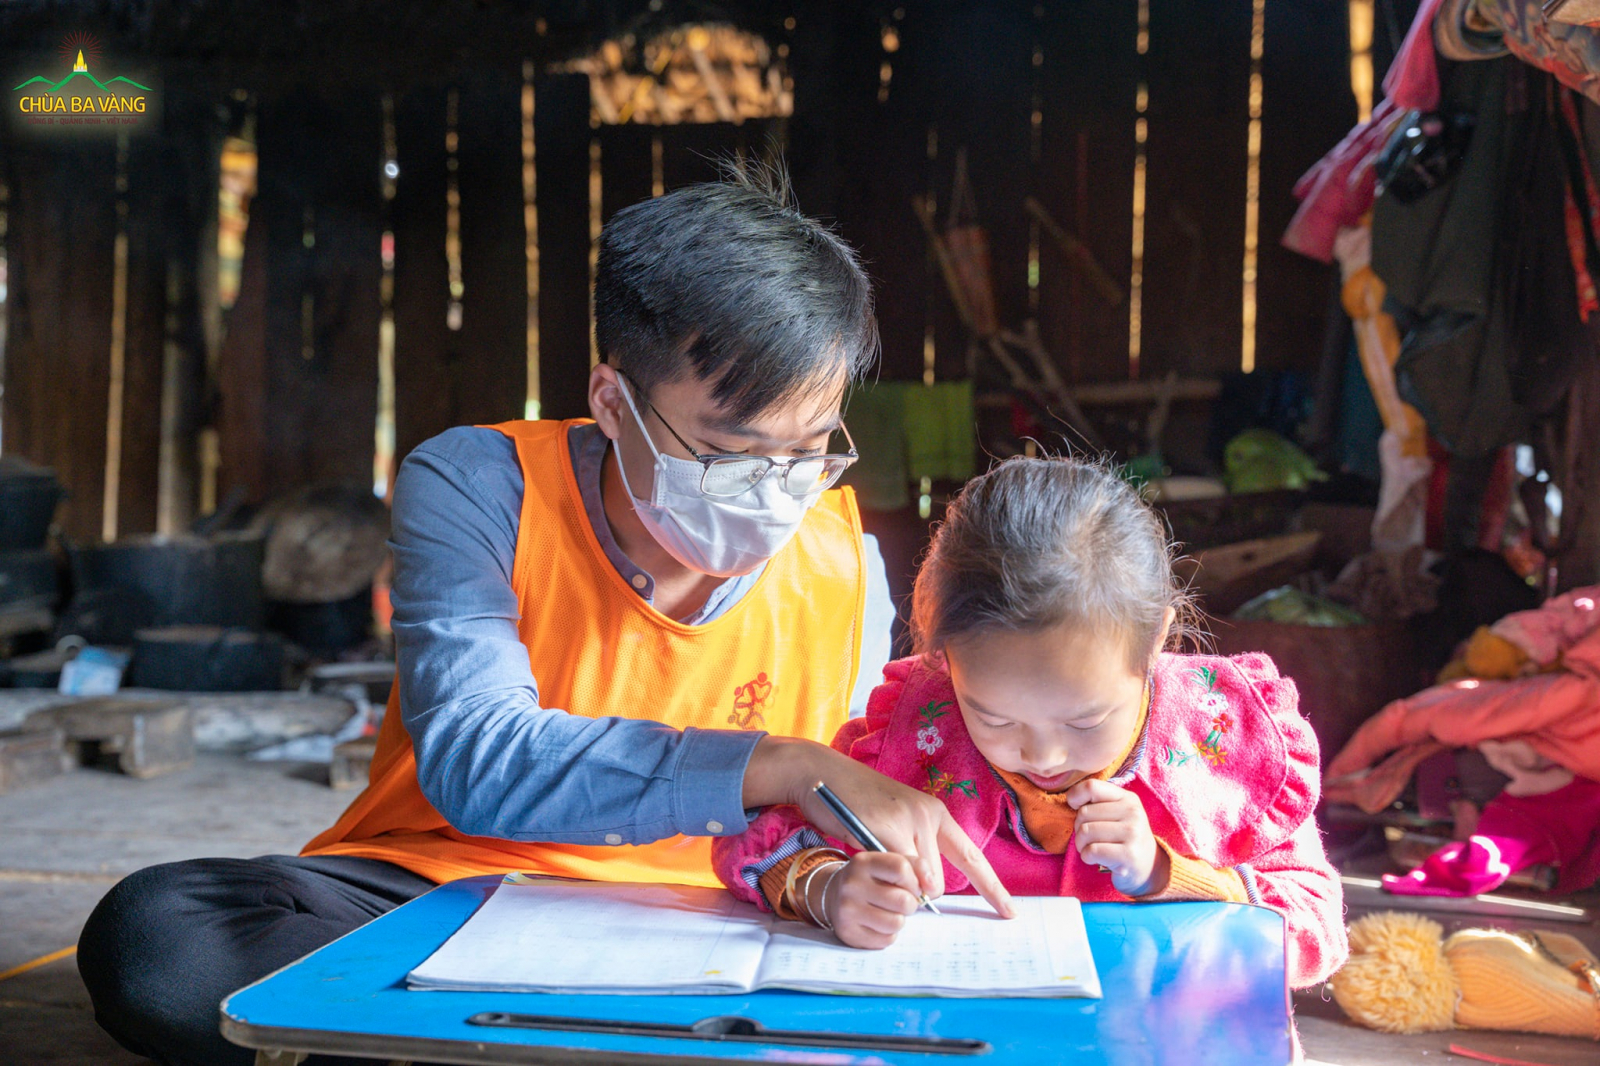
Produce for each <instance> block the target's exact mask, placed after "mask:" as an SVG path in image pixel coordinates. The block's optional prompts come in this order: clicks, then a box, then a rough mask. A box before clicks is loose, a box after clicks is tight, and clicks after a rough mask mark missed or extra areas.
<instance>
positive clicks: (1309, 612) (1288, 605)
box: [1233, 585, 1367, 628]
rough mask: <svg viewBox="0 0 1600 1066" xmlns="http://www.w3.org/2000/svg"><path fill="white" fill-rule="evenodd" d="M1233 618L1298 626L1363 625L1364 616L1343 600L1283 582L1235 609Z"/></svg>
mask: <svg viewBox="0 0 1600 1066" xmlns="http://www.w3.org/2000/svg"><path fill="white" fill-rule="evenodd" d="M1233 617H1235V618H1237V619H1240V620H1241V621H1246V622H1279V623H1282V624H1284V625H1295V626H1329V627H1333V628H1339V627H1342V626H1364V625H1366V624H1367V619H1366V617H1365V616H1363V615H1361V614H1360V613H1358V612H1356V611H1352V610H1351V609H1350V608H1348V607H1346V606H1345V605H1344V604H1342V603H1334V602H1333V601H1332V600H1328V599H1323V598H1322V597H1321V596H1312V595H1310V594H1308V593H1305V592H1301V591H1300V590H1299V589H1297V588H1295V587H1294V586H1293V585H1284V586H1283V587H1281V588H1275V589H1273V590H1272V591H1270V592H1263V593H1262V594H1261V595H1259V596H1257V597H1256V598H1255V599H1253V600H1251V601H1250V602H1249V603H1246V604H1245V605H1244V606H1243V607H1240V608H1239V609H1238V610H1237V611H1234V612H1233Z"/></svg>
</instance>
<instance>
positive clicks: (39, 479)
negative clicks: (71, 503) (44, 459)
mask: <svg viewBox="0 0 1600 1066" xmlns="http://www.w3.org/2000/svg"><path fill="white" fill-rule="evenodd" d="M64 495H66V491H65V490H64V489H63V488H62V487H61V482H59V481H57V480H56V475H55V472H54V471H51V470H47V469H45V468H44V467H42V466H34V465H33V464H32V463H28V462H24V461H23V460H21V459H17V458H14V457H11V456H7V457H5V458H3V459H0V552H15V551H37V550H38V549H40V548H43V547H44V545H45V540H46V538H48V537H49V535H50V521H51V519H53V518H54V517H55V513H56V504H58V503H60V502H61V497H62V496H64Z"/></svg>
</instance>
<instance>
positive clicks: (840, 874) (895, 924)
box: [806, 851, 920, 948]
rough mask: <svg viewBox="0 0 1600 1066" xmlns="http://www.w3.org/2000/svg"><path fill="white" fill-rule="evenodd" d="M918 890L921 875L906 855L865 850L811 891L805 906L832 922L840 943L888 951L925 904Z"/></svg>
mask: <svg viewBox="0 0 1600 1066" xmlns="http://www.w3.org/2000/svg"><path fill="white" fill-rule="evenodd" d="M917 891H918V883H917V875H916V872H915V871H914V870H912V868H911V863H910V861H909V860H907V859H906V857H905V856H904V855H896V854H895V853H894V852H892V851H890V852H880V851H863V852H861V853H860V854H858V855H856V856H854V857H852V858H851V859H850V861H849V862H846V863H841V864H840V866H839V868H838V869H836V870H834V871H833V872H832V874H831V875H830V876H829V877H828V879H827V880H826V881H823V882H822V883H821V885H820V886H819V887H816V888H811V889H810V891H809V892H808V893H807V901H806V902H807V903H808V904H810V906H811V911H812V913H813V914H816V915H817V916H818V917H821V916H822V915H824V914H826V915H827V917H828V919H829V920H830V921H832V922H833V932H834V935H835V936H837V937H838V938H839V940H840V942H841V943H844V944H848V945H849V946H850V947H853V948H886V947H888V946H889V945H890V944H893V943H894V938H895V937H896V936H897V935H899V933H900V928H901V927H902V926H903V925H905V924H906V916H907V915H909V914H913V913H915V912H916V909H917V907H918V906H920V904H919V903H918V901H917Z"/></svg>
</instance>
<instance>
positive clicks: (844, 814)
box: [811, 781, 940, 914]
mask: <svg viewBox="0 0 1600 1066" xmlns="http://www.w3.org/2000/svg"><path fill="white" fill-rule="evenodd" d="M811 791H813V792H815V793H816V794H817V795H818V796H821V797H822V802H823V803H826V804H827V805H828V809H829V810H830V811H832V812H833V816H834V817H835V818H837V819H839V821H841V822H843V823H844V827H845V828H846V829H848V830H850V835H851V836H853V837H855V838H856V843H858V844H860V845H861V846H862V847H863V848H864V849H866V850H867V851H888V850H889V849H888V848H886V847H884V846H883V842H882V841H880V840H879V839H878V838H877V837H875V836H873V835H872V830H870V829H868V828H867V827H866V826H865V825H863V824H862V822H861V819H860V818H857V817H856V812H855V811H852V810H851V809H850V808H849V807H846V806H845V805H844V800H842V799H840V798H839V797H838V796H835V795H834V794H833V789H831V788H829V787H828V786H827V785H825V784H823V783H822V782H821V781H818V782H817V783H816V784H815V785H813V786H811ZM917 902H919V903H921V904H922V905H923V906H924V907H926V908H928V909H929V910H930V911H932V912H933V913H935V914H938V913H940V912H939V908H938V907H935V906H934V905H933V900H931V899H929V898H928V895H927V893H925V892H924V893H923V894H922V895H920V896H918V897H917Z"/></svg>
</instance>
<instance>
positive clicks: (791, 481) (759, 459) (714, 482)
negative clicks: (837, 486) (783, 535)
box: [618, 373, 861, 499]
mask: <svg viewBox="0 0 1600 1066" xmlns="http://www.w3.org/2000/svg"><path fill="white" fill-rule="evenodd" d="M618 376H619V377H622V378H623V379H624V380H625V381H627V383H628V386H629V387H630V388H632V389H633V391H634V394H635V395H637V396H638V397H639V399H640V400H641V401H643V403H644V405H645V406H646V407H648V408H649V409H650V411H651V412H652V413H653V414H654V415H655V416H656V418H658V419H660V420H661V424H662V425H663V426H666V427H667V432H668V433H671V434H672V435H673V437H675V438H676V439H677V441H678V443H679V444H681V445H683V446H684V448H685V449H686V450H687V451H688V452H689V454H690V455H692V456H694V459H695V462H697V463H699V464H700V466H701V468H702V469H701V472H700V491H701V493H702V494H704V495H706V496H712V497H716V498H718V499H729V498H732V497H734V496H742V495H744V494H745V493H746V492H749V491H750V490H751V489H753V488H754V487H755V486H756V485H758V484H760V482H761V480H762V479H763V478H765V477H766V476H767V475H768V474H769V473H771V472H772V468H773V467H778V468H779V469H781V470H782V471H783V474H782V482H783V490H784V491H785V492H787V493H788V494H789V495H791V496H796V497H799V498H801V499H804V498H805V497H807V496H814V495H816V494H817V493H819V492H822V491H824V490H825V489H828V488H830V487H832V486H833V484H834V482H836V481H838V480H839V478H840V476H841V475H843V474H844V472H845V471H846V470H848V469H849V468H850V465H851V464H852V463H854V462H855V461H856V460H857V459H859V458H860V457H861V456H860V454H859V453H857V451H856V442H855V441H854V440H852V439H851V438H850V431H849V430H848V429H846V428H845V425H844V423H843V422H840V423H839V429H840V431H841V432H843V433H844V439H845V443H847V444H848V445H850V451H849V452H848V453H847V454H844V455H803V456H799V457H797V458H793V459H774V458H772V457H771V456H769V455H701V454H700V453H699V452H697V451H695V449H694V445H692V444H690V443H689V442H688V441H686V440H684V439H683V435H682V434H680V433H679V432H678V431H677V430H675V429H673V428H672V425H671V424H670V423H669V422H668V421H667V420H666V419H665V418H661V412H660V411H657V410H656V407H655V404H653V403H651V402H650V401H649V399H648V398H646V396H645V394H644V391H643V390H642V389H640V388H639V387H638V386H637V385H635V384H634V383H633V380H632V379H631V378H628V377H627V376H626V375H624V374H621V373H619V374H618Z"/></svg>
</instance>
